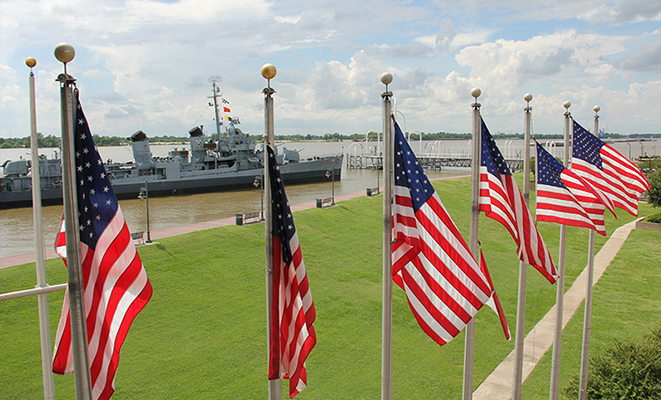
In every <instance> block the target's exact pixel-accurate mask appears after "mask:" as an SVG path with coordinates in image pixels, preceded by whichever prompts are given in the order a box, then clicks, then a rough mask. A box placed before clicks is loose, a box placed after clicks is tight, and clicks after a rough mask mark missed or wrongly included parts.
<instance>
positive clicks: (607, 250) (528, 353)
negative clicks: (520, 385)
mask: <svg viewBox="0 0 661 400" xmlns="http://www.w3.org/2000/svg"><path fill="white" fill-rule="evenodd" d="M635 226H636V221H633V222H629V223H628V224H625V225H622V226H621V227H619V228H618V229H617V230H616V231H615V232H613V234H612V235H611V237H610V239H608V241H607V242H606V243H605V244H604V246H603V247H602V248H601V251H599V253H598V254H597V255H596V256H595V257H594V280H593V286H594V285H596V284H597V282H598V281H599V278H601V276H602V275H603V273H604V271H605V270H606V268H607V267H608V265H610V263H611V261H613V258H615V255H616V254H617V252H618V251H619V250H620V248H622V245H623V244H624V241H625V240H626V239H627V237H628V236H629V233H630V232H631V230H632V229H634V228H635ZM587 279H588V271H587V267H586V268H585V269H584V270H583V272H582V273H581V275H579V277H578V278H576V280H575V281H574V283H573V284H572V286H571V288H569V290H567V291H566V292H565V297H564V304H563V310H562V329H564V328H565V326H567V323H568V322H569V320H570V319H571V317H572V316H573V315H574V313H575V312H576V310H577V309H578V307H579V306H580V305H581V303H582V302H583V299H585V290H586V287H587ZM554 326H555V306H553V307H551V309H550V310H549V311H548V312H547V313H546V315H545V316H544V317H543V318H542V319H541V320H540V321H539V322H538V323H537V325H535V327H534V328H533V329H532V330H531V331H530V332H529V333H528V335H527V336H526V338H525V340H524V345H523V381H524V382H525V380H526V379H527V378H528V376H529V375H530V373H531V372H532V370H533V369H534V368H535V365H537V363H538V362H539V360H541V358H542V356H543V355H544V353H546V351H547V350H548V349H550V348H551V346H552V345H553V336H554ZM514 359H515V354H514V350H512V352H511V353H510V354H509V355H508V356H507V357H506V358H505V359H504V360H503V362H501V363H500V365H498V367H496V369H494V370H493V372H492V373H491V375H489V376H488V377H487V379H485V380H484V382H482V384H481V385H480V387H478V388H477V390H475V392H473V400H509V399H511V398H512V383H513V378H514ZM549 377H550V375H549Z"/></svg>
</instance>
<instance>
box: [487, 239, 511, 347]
mask: <svg viewBox="0 0 661 400" xmlns="http://www.w3.org/2000/svg"><path fill="white" fill-rule="evenodd" d="M480 270H482V273H483V274H484V276H485V277H486V278H487V282H489V286H491V288H492V290H491V292H492V295H491V298H490V299H489V301H487V303H486V304H487V305H488V306H489V307H490V308H491V309H492V310H493V311H494V312H495V313H496V315H498V319H499V320H500V325H501V326H502V327H503V332H504V333H505V339H507V340H510V339H511V338H512V334H511V333H510V327H509V325H507V319H505V312H504V311H503V306H502V305H500V299H498V295H497V294H496V288H495V287H494V285H493V282H492V281H491V274H489V269H488V268H487V262H486V261H484V254H482V248H480Z"/></svg>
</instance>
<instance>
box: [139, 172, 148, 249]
mask: <svg viewBox="0 0 661 400" xmlns="http://www.w3.org/2000/svg"><path fill="white" fill-rule="evenodd" d="M138 198H139V199H140V200H145V206H146V209H147V240H145V243H151V233H150V232H149V181H145V186H144V187H141V188H140V194H139V195H138Z"/></svg>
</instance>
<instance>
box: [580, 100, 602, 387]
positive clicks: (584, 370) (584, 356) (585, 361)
mask: <svg viewBox="0 0 661 400" xmlns="http://www.w3.org/2000/svg"><path fill="white" fill-rule="evenodd" d="M599 110H601V107H599V106H594V134H595V135H599V114H598V113H599ZM594 241H595V231H594V230H592V229H590V243H589V245H588V246H589V247H588V282H587V288H586V289H585V315H584V316H583V349H582V350H581V379H580V383H579V392H578V398H579V400H585V399H586V398H587V395H588V365H589V362H590V329H591V327H592V281H593V280H594Z"/></svg>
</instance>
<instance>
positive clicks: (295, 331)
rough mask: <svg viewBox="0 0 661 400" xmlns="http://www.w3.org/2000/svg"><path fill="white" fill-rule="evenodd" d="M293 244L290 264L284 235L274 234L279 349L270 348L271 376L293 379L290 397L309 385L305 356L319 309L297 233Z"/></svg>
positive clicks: (275, 328) (274, 327) (312, 340)
mask: <svg viewBox="0 0 661 400" xmlns="http://www.w3.org/2000/svg"><path fill="white" fill-rule="evenodd" d="M289 246H290V250H291V254H292V262H291V263H290V264H289V265H287V264H285V262H283V259H282V255H281V244H280V237H278V236H275V237H274V238H273V250H274V251H273V258H274V264H273V265H274V273H273V286H274V288H273V301H272V307H273V309H272V310H273V311H274V312H275V313H276V314H274V316H277V318H273V319H272V323H273V325H272V327H271V335H272V340H271V343H272V344H279V349H274V348H272V349H271V351H270V355H271V356H270V357H271V366H270V368H269V375H270V376H269V378H270V379H274V378H284V379H289V397H290V398H294V396H296V395H297V394H298V393H299V392H300V391H302V390H303V389H305V388H306V387H307V375H306V368H305V360H306V358H307V357H308V355H309V354H310V351H311V350H312V348H313V347H314V346H315V344H316V343H317V338H316V334H315V331H314V327H313V326H312V323H313V322H314V320H315V318H316V312H315V308H314V303H313V301H312V294H311V292H310V285H309V283H308V277H307V273H306V271H305V263H304V262H303V257H302V254H301V247H300V244H299V241H298V234H296V233H294V235H293V236H292V238H291V239H290V240H289ZM278 336H279V340H278ZM278 354H279V359H278ZM278 364H279V365H278ZM278 371H279V373H278Z"/></svg>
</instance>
